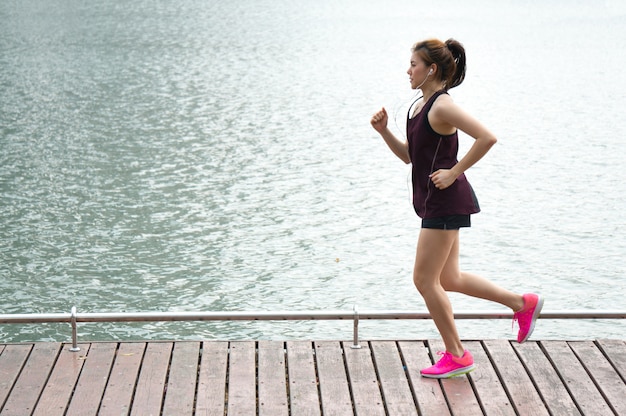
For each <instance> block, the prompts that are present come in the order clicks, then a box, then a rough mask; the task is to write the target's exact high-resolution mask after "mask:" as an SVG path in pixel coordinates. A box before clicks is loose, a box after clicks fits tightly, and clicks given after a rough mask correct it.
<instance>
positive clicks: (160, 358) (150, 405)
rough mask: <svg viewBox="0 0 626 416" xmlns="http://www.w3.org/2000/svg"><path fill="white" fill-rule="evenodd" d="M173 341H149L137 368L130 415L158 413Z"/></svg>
mask: <svg viewBox="0 0 626 416" xmlns="http://www.w3.org/2000/svg"><path fill="white" fill-rule="evenodd" d="M172 348H173V343H171V342H151V343H148V346H147V347H146V352H145V354H144V357H143V361H142V363H141V369H140V370H139V379H138V381H137V388H136V391H135V398H134V399H133V406H132V409H131V415H140V416H143V415H159V414H161V403H162V401H163V394H164V389H165V380H166V377H167V371H168V367H169V364H170V356H171V354H172Z"/></svg>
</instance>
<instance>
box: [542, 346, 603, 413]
mask: <svg viewBox="0 0 626 416" xmlns="http://www.w3.org/2000/svg"><path fill="white" fill-rule="evenodd" d="M541 346H542V347H543V349H544V350H545V351H546V353H547V354H548V358H549V359H550V361H551V362H552V364H553V365H554V367H555V368H556V371H557V373H558V374H559V375H560V376H561V379H562V380H563V382H564V383H565V386H566V387H567V389H568V390H569V392H570V395H571V397H572V398H573V400H574V402H576V404H577V405H578V408H579V409H580V410H581V411H582V413H583V414H585V415H588V416H603V415H607V414H610V413H611V409H610V408H609V405H608V404H607V403H606V401H605V400H604V398H603V397H602V395H601V394H600V391H599V390H598V389H597V387H596V386H595V384H594V383H593V380H592V379H591V378H590V377H589V375H588V374H587V371H586V370H585V368H584V367H583V365H582V364H581V362H580V361H579V360H578V358H577V357H576V355H575V354H574V352H573V351H572V349H571V348H570V347H569V345H568V344H567V343H566V342H565V341H541Z"/></svg>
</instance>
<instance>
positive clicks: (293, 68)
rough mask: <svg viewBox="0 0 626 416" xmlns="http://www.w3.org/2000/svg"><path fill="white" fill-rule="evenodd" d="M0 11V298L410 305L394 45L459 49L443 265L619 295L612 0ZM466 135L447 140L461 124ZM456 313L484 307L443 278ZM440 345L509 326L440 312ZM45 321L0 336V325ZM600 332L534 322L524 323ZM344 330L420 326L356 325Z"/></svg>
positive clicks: (337, 333) (619, 100)
mask: <svg viewBox="0 0 626 416" xmlns="http://www.w3.org/2000/svg"><path fill="white" fill-rule="evenodd" d="M481 4H482V5H481V6H470V5H469V4H468V3H466V2H461V1H444V2H436V3H432V2H430V3H423V4H420V5H419V7H416V4H415V2H410V1H392V2H391V3H389V4H386V5H385V7H384V8H383V9H381V7H380V5H379V3H377V2H373V1H372V2H370V1H356V0H355V1H352V0H350V1H344V2H339V3H338V4H337V2H331V1H319V2H315V3H314V4H313V3H310V2H303V1H236V2H218V1H188V2H168V1H133V2H121V1H120V2H118V1H107V2H83V1H71V0H70V1H42V0H40V1H37V0H32V1H3V2H2V3H1V4H0V20H1V21H2V22H3V24H2V25H0V68H2V70H1V71H0V295H1V299H2V303H1V305H0V313H34V312H68V311H69V310H70V308H71V307H72V306H76V307H77V308H78V310H79V311H81V312H117V311H230V310H237V311H240V310H268V311H272V310H294V311H299V310H312V309H314V310H318V309H319V310H328V309H332V310H334V309H342V310H351V309H352V307H353V305H354V304H358V305H359V308H360V309H405V310H406V309H409V310H424V309H425V306H424V304H423V301H422V300H421V298H420V297H419V295H418V294H417V292H416V291H415V289H414V288H413V287H412V283H411V271H412V262H413V254H414V247H415V241H416V237H417V233H418V230H419V228H418V227H419V222H418V220H417V218H416V217H415V214H414V213H413V211H412V207H411V205H410V202H409V195H408V187H407V179H408V175H409V172H410V170H409V169H410V168H409V167H407V166H404V165H403V164H402V163H401V162H400V161H399V160H397V159H395V157H394V156H392V154H391V152H389V150H388V149H387V148H386V146H385V144H384V143H383V142H382V140H381V139H380V138H379V137H378V136H377V135H376V133H375V132H374V131H373V130H372V129H371V127H370V126H369V117H370V115H371V114H372V112H374V111H375V110H377V109H378V108H379V107H380V106H383V105H384V106H386V107H387V109H388V110H389V112H390V113H391V114H392V116H393V119H394V120H393V121H392V125H393V128H394V130H395V131H396V132H397V133H398V134H402V130H403V127H404V117H405V111H406V108H407V107H408V104H409V103H410V100H411V98H412V96H413V92H412V91H411V90H410V87H409V83H408V76H407V75H406V73H405V71H406V68H407V65H408V59H409V56H410V47H411V45H412V43H413V42H415V41H417V40H420V39H422V38H426V37H431V36H436V37H440V38H443V39H445V38H447V37H455V38H457V39H459V40H460V41H461V42H463V43H464V44H465V47H466V49H467V54H468V74H467V78H466V81H465V83H464V84H463V85H462V86H460V87H459V88H457V89H455V90H452V91H451V94H452V96H453V97H454V98H455V100H456V101H457V102H458V103H459V104H461V105H462V106H463V107H465V108H466V109H467V111H469V112H471V113H472V114H474V115H475V116H476V117H478V118H479V119H480V120H481V121H483V122H484V123H485V124H486V125H487V126H488V127H489V128H490V129H492V130H493V131H494V132H495V133H496V135H497V136H498V138H499V142H498V144H497V146H496V147H495V148H494V149H493V150H492V151H491V152H490V153H489V155H488V156H487V157H486V158H485V159H483V160H482V161H481V162H480V163H479V164H478V165H477V166H475V167H474V168H472V169H471V170H470V171H469V172H468V177H469V179H470V180H471V182H472V184H473V186H474V188H475V189H476V191H477V194H478V197H479V199H480V201H481V206H482V208H483V212H482V213H480V214H478V215H477V216H475V218H474V220H473V227H472V228H471V229H469V230H463V231H462V249H461V251H462V255H461V263H462V267H463V268H464V269H467V270H471V271H474V272H477V273H480V274H483V275H485V276H487V277H489V278H491V279H493V280H495V281H496V282H498V283H499V284H501V285H503V286H505V287H507V288H510V289H512V290H515V291H520V292H522V291H527V290H528V291H531V290H532V291H540V292H542V293H543V294H545V295H546V297H547V300H546V307H545V308H546V310H548V309H549V310H564V309H622V310H623V309H624V295H625V294H626V280H625V279H624V276H625V274H626V273H625V272H626V268H625V267H624V254H625V253H626V220H625V219H624V218H626V217H625V216H624V211H625V209H626V202H625V199H624V195H626V183H625V181H624V174H623V172H622V169H621V166H622V165H623V160H624V154H626V140H625V139H626V119H625V118H624V117H623V112H624V110H623V109H624V107H625V104H626V78H625V77H623V76H621V74H622V72H623V68H624V67H625V66H626V45H624V43H623V42H621V41H618V40H619V39H623V38H624V37H625V36H626V14H625V13H624V10H620V9H624V7H622V6H620V5H619V4H618V3H617V2H604V3H603V2H595V1H591V0H589V1H578V2H561V1H556V0H550V1H547V2H534V1H529V2H499V1H498V2H496V1H486V2H483V3H481ZM461 140H462V147H464V149H467V147H468V146H469V144H470V140H471V139H469V138H467V137H465V136H462V138H461ZM451 297H452V300H453V304H454V306H455V308H456V309H457V310H472V309H481V310H483V309H496V310H501V309H502V307H501V306H499V305H493V304H490V303H487V302H484V301H480V300H476V299H472V298H467V297H464V296H460V295H456V294H452V295H451ZM459 327H460V332H461V335H462V337H463V338H472V337H478V338H483V337H510V336H512V335H513V334H512V333H511V331H510V327H509V324H508V323H507V322H502V321H493V322H467V321H465V322H459ZM350 331H351V325H350V323H342V322H339V323H337V322H332V321H331V322H304V323H297V322H287V323H269V322H254V323H247V322H235V323H233V322H231V323H177V324H173V323H170V324H142V325H140V324H106V325H104V324H84V325H81V326H80V336H81V337H84V338H88V339H111V338H114V339H129V338H148V339H171V338H177V339H196V338H220V339H226V338H228V339H239V338H250V337H258V338H274V339H285V338H333V339H337V338H342V339H345V338H349V337H350V336H351V332H350ZM68 333H69V329H68V327H67V325H53V324H50V325H40V326H36V325H25V326H22V325H4V326H0V339H2V340H3V341H23V340H51V339H54V340H60V341H63V340H66V339H67V337H68ZM624 334H626V325H625V323H624V322H616V321H599V322H594V321H591V322H589V321H584V322H580V321H579V322H563V321H543V322H542V323H541V325H539V326H538V327H537V331H536V337H538V338H568V339H572V338H586V337H594V338H600V337H619V338H623V337H624ZM361 335H362V336H363V337H365V338H407V337H420V338H421V337H433V336H436V331H435V330H434V326H433V325H432V323H430V322H428V321H425V322H417V323H416V322H367V323H364V324H363V325H362V329H361Z"/></svg>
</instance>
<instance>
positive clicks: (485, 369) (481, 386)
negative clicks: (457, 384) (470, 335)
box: [463, 341, 515, 416]
mask: <svg viewBox="0 0 626 416" xmlns="http://www.w3.org/2000/svg"><path fill="white" fill-rule="evenodd" d="M463 345H464V346H465V348H466V349H468V350H470V352H471V353H472V355H473V356H474V365H475V366H476V369H475V370H474V371H473V372H471V373H469V375H468V377H469V379H470V382H471V383H472V384H473V385H474V389H475V390H476V396H477V397H478V401H479V403H480V405H481V407H482V409H483V411H484V412H485V413H486V414H488V415H490V416H491V415H493V416H496V415H499V416H510V415H515V410H514V409H513V405H511V401H510V400H509V397H508V396H507V395H506V391H505V390H504V387H503V386H502V383H501V382H500V379H499V378H498V374H497V373H496V370H495V368H494V367H493V365H492V363H491V361H489V357H487V353H486V352H485V350H484V349H483V345H482V343H480V342H478V341H466V342H464V343H463Z"/></svg>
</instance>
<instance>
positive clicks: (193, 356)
mask: <svg viewBox="0 0 626 416" xmlns="http://www.w3.org/2000/svg"><path fill="white" fill-rule="evenodd" d="M199 358H200V343H199V342H189V341H184V342H177V343H175V344H174V351H173V352H172V362H171V365H170V373H169V378H168V381H167V387H166V394H165V402H164V403H163V414H164V415H181V416H182V415H193V410H194V409H193V407H194V400H195V393H196V379H197V377H198V361H199Z"/></svg>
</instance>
